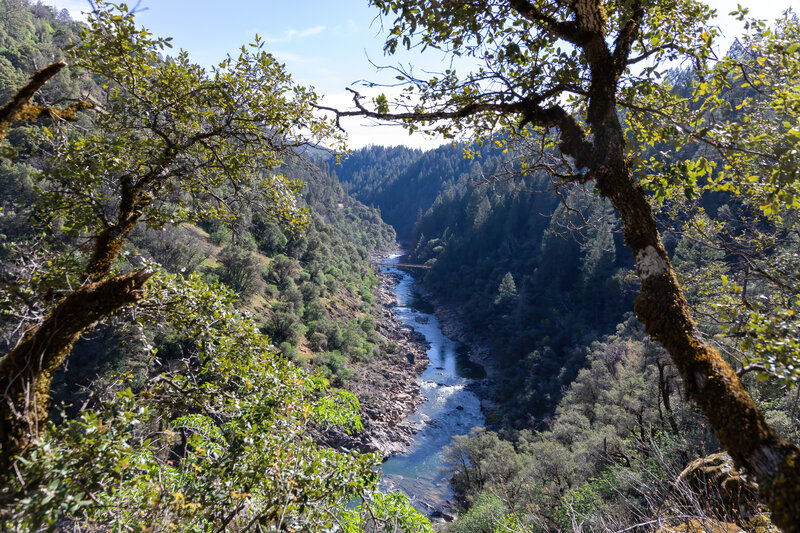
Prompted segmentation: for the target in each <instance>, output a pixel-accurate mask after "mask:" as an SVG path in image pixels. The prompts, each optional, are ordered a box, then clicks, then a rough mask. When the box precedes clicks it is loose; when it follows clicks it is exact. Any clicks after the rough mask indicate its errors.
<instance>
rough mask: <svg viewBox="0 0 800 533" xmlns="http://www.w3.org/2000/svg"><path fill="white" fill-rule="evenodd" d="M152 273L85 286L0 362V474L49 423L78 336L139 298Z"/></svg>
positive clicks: (53, 311)
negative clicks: (54, 392)
mask: <svg viewBox="0 0 800 533" xmlns="http://www.w3.org/2000/svg"><path fill="white" fill-rule="evenodd" d="M152 274H153V273H152V272H149V271H145V270H140V271H138V272H131V273H129V274H122V275H119V276H115V277H112V278H108V279H105V280H102V281H98V282H94V283H88V284H86V285H83V286H82V287H80V288H78V289H77V290H75V291H74V292H72V293H70V294H69V295H67V296H66V297H65V298H64V299H63V300H61V302H59V303H58V304H57V305H56V306H55V307H54V308H53V309H52V310H51V311H50V312H49V313H48V314H47V316H46V317H45V319H44V320H43V321H42V323H41V324H39V325H37V326H35V327H33V328H31V329H30V330H28V331H27V332H26V333H25V335H24V336H23V337H22V339H21V340H20V341H19V342H18V343H17V345H16V346H15V347H14V348H13V349H12V350H11V351H10V352H8V353H7V354H6V355H5V356H4V357H3V358H2V359H0V394H2V397H1V398H0V472H7V471H8V468H7V467H8V465H10V463H11V461H12V460H13V458H14V456H15V455H16V454H17V453H19V452H20V451H21V450H23V449H24V448H25V447H26V446H27V445H28V444H29V443H30V442H31V441H32V440H33V439H35V438H36V437H37V436H38V435H39V432H40V431H41V429H42V426H43V425H44V424H45V423H46V421H47V419H48V412H47V409H48V407H49V403H50V382H51V381H52V378H53V372H55V370H56V369H57V368H58V367H59V366H61V364H62V363H63V362H64V359H65V358H66V357H67V355H68V354H69V353H70V351H71V350H72V347H73V345H74V344H75V342H76V341H77V340H78V338H79V337H80V336H81V334H82V333H83V332H84V331H86V330H87V329H89V328H91V327H92V326H94V325H95V324H96V323H97V321H99V320H102V319H103V318H105V317H107V316H109V315H111V314H112V313H114V312H115V311H117V310H118V309H120V308H121V307H124V306H126V305H131V304H133V303H135V302H137V301H138V300H140V299H141V298H142V297H143V296H144V285H145V282H146V281H147V280H148V279H149V278H150V276H152ZM2 475H4V474H0V477H1V476H2Z"/></svg>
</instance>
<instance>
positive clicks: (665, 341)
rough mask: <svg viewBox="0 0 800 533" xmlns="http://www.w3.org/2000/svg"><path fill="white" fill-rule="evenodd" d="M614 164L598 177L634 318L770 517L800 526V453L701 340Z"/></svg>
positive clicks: (626, 176) (633, 188) (655, 236)
mask: <svg viewBox="0 0 800 533" xmlns="http://www.w3.org/2000/svg"><path fill="white" fill-rule="evenodd" d="M619 149H620V151H619V152H618V153H619V154H620V155H621V146H620V147H619ZM606 162H607V163H608V162H609V161H608V159H607V160H606ZM615 163H616V164H614V165H613V166H611V167H609V166H604V168H601V169H600V171H599V172H598V174H597V175H598V180H597V184H598V189H599V190H600V192H601V194H603V195H604V196H606V197H607V198H609V200H611V202H612V203H613V205H614V207H615V208H616V209H617V211H618V212H619V214H620V216H621V218H622V226H623V232H624V235H625V240H626V242H627V244H628V246H629V247H630V248H631V252H632V253H633V256H634V258H635V259H636V269H637V272H638V274H639V278H640V279H641V282H642V289H641V293H640V295H639V297H638V298H637V299H636V314H637V316H638V317H639V320H640V321H641V322H642V323H643V324H644V325H645V327H646V329H647V333H648V334H649V335H650V336H651V337H653V338H654V339H655V340H657V341H658V342H660V343H661V344H662V345H663V346H664V348H665V349H666V350H667V352H668V353H669V354H670V357H671V358H672V361H673V362H674V363H675V366H676V367H677V368H678V371H679V372H680V374H681V376H682V377H683V380H684V382H685V384H686V390H687V394H688V396H689V397H690V398H691V399H693V400H694V401H696V402H697V403H698V404H699V405H700V407H701V408H702V410H703V413H705V415H706V418H707V419H708V421H709V423H710V424H711V426H712V427H713V428H714V432H715V433H716V435H717V438H718V439H719V441H720V443H721V444H722V446H723V447H724V448H725V449H726V450H728V452H729V453H730V454H731V456H732V457H733V459H734V461H735V462H736V465H737V466H738V467H743V468H744V469H745V470H746V471H747V472H748V473H749V474H751V475H753V476H754V477H755V478H756V481H757V482H758V485H759V489H760V491H761V495H762V497H763V498H764V499H765V500H766V501H767V504H768V505H769V508H770V510H771V511H772V519H773V521H774V522H775V523H776V524H777V525H779V526H780V527H781V528H783V529H784V531H786V532H800V452H798V449H797V447H795V446H794V445H792V444H791V443H789V442H787V441H785V440H783V439H781V438H780V437H778V435H777V434H776V433H775V432H774V431H773V430H772V428H770V427H769V426H768V425H767V424H766V422H765V421H764V417H763V416H762V415H761V413H760V412H759V410H758V407H757V406H756V405H755V403H754V402H753V400H752V398H750V396H749V395H748V394H747V392H746V391H745V389H744V387H743V386H742V384H741V382H740V381H739V378H738V377H737V376H736V374H735V373H734V371H733V369H731V367H730V366H729V365H728V364H727V363H726V362H725V360H724V359H722V357H721V356H720V354H719V352H717V350H716V349H714V348H713V347H711V346H709V345H708V344H706V343H705V342H703V340H702V338H701V335H700V333H699V331H698V330H697V327H696V325H695V323H694V321H693V320H692V317H691V313H690V309H689V304H688V302H687V301H686V298H685V297H684V295H683V291H682V289H681V287H680V284H679V283H678V280H677V278H676V277H675V273H674V271H673V269H672V265H671V263H670V260H669V257H668V255H667V252H666V250H665V249H664V246H663V244H662V242H661V237H660V235H659V232H658V228H657V224H656V220H655V217H654V216H653V213H652V210H651V208H650V205H649V204H648V202H647V198H646V195H645V193H644V192H643V191H642V190H641V189H640V188H639V187H638V186H637V185H636V184H635V183H634V181H633V178H632V176H631V172H630V170H629V169H628V167H627V164H626V163H625V162H624V159H622V158H621V157H620V158H618V159H617V161H616V162H615ZM609 168H616V171H609V170H608V169H609Z"/></svg>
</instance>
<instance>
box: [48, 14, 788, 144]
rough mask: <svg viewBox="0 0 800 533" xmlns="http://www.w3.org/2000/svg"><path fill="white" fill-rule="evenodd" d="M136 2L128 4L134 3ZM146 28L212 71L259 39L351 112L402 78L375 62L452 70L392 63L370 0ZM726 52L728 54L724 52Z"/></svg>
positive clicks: (387, 131)
mask: <svg viewBox="0 0 800 533" xmlns="http://www.w3.org/2000/svg"><path fill="white" fill-rule="evenodd" d="M793 1H794V0H758V1H753V0H738V2H739V3H741V4H742V5H744V6H746V7H749V8H750V10H751V14H752V15H755V16H758V17H760V18H766V19H773V18H775V17H777V16H778V15H779V14H780V13H781V11H782V10H783V9H785V8H786V7H788V6H789V5H791V4H792V3H793ZM43 3H45V4H50V5H55V6H56V7H58V8H67V9H69V10H70V13H71V14H72V15H73V17H75V18H79V16H80V12H81V11H86V10H88V8H89V3H88V1H87V0H43ZM135 3H136V0H128V5H129V6H130V5H134V4H135ZM709 3H710V4H711V5H712V6H713V7H715V8H717V11H718V12H719V13H720V14H721V15H722V16H721V17H720V18H719V20H718V24H719V25H720V26H721V28H722V29H723V32H724V33H725V34H727V35H728V39H726V40H725V41H723V46H724V47H726V48H727V46H728V44H729V43H730V41H731V40H732V38H733V36H735V35H736V34H737V33H738V32H739V31H740V28H739V27H738V26H737V25H736V24H735V23H734V22H733V21H732V20H730V17H727V13H729V12H730V11H732V10H733V9H734V8H735V7H736V4H737V0H710V1H709ZM141 7H142V8H146V9H144V10H142V11H141V12H140V13H139V14H138V16H137V18H138V20H139V23H140V24H141V25H143V26H145V27H147V28H148V29H149V30H151V31H152V32H153V33H155V34H157V35H161V36H165V37H173V44H174V45H175V47H176V48H184V49H186V50H188V51H189V53H190V55H191V56H192V57H193V58H194V60H195V61H197V62H198V63H200V64H202V65H206V66H210V65H212V64H214V63H217V62H218V61H220V60H221V59H223V58H224V57H225V54H226V53H228V52H230V53H231V54H234V53H235V52H236V51H237V50H238V48H239V47H241V46H242V44H245V43H247V42H250V41H252V39H253V37H254V36H255V35H256V34H258V35H259V36H261V37H262V38H263V39H264V40H265V41H266V43H267V49H268V51H270V52H271V53H272V54H273V55H275V57H277V58H278V59H279V60H280V61H281V62H283V63H285V64H286V68H287V70H288V71H289V72H290V73H291V74H292V76H293V78H294V79H295V80H296V81H297V82H298V83H301V84H304V85H313V86H314V87H316V88H317V91H318V92H319V93H321V94H325V95H326V103H330V104H332V105H334V106H337V107H344V106H346V105H347V103H348V102H349V96H348V95H347V93H346V92H345V88H346V87H349V86H353V85H354V84H357V83H358V82H359V81H361V80H364V79H369V80H370V81H377V82H385V83H389V82H391V80H393V78H394V76H393V75H392V74H390V73H380V72H376V69H375V67H374V66H373V65H372V64H371V63H370V61H372V62H373V63H376V64H379V65H394V64H396V63H397V62H398V61H402V62H403V63H405V64H407V63H413V64H414V65H415V67H416V68H417V69H426V70H441V69H442V68H446V65H445V64H443V63H442V56H441V54H439V53H438V52H436V51H434V50H430V49H429V50H428V51H427V52H426V53H425V54H424V55H422V56H420V54H418V53H416V52H409V53H404V54H403V55H401V56H400V57H389V58H387V57H384V55H383V42H384V37H385V33H384V32H383V28H382V26H381V21H380V18H378V11H377V9H375V8H373V7H370V6H369V5H368V1H367V0H328V1H325V0H305V1H287V0H282V1H278V0H142V1H141ZM723 51H724V50H723ZM343 125H344V126H345V128H346V129H347V130H348V132H349V133H350V139H349V142H348V145H349V146H350V147H353V148H357V147H360V146H364V145H366V144H406V145H411V146H422V147H430V146H435V145H437V144H440V143H441V141H436V140H431V139H429V138H427V137H424V136H421V135H414V136H409V135H408V134H407V133H406V132H405V131H404V130H402V128H400V127H397V126H375V125H368V124H362V121H360V120H359V119H350V120H348V121H346V122H343Z"/></svg>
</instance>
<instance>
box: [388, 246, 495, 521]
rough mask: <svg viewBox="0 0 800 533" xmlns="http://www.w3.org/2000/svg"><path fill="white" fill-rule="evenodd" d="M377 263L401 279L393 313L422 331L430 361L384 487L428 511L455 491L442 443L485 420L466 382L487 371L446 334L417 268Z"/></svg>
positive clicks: (448, 501) (445, 504) (442, 505)
mask: <svg viewBox="0 0 800 533" xmlns="http://www.w3.org/2000/svg"><path fill="white" fill-rule="evenodd" d="M399 257H400V254H396V255H392V256H390V257H389V259H388V261H387V263H396V262H398V259H399ZM381 268H382V270H383V272H385V273H387V274H390V275H392V276H394V277H396V278H398V279H399V282H398V283H397V284H396V285H395V286H394V287H393V289H392V290H393V292H394V293H395V295H396V297H397V305H396V307H395V308H394V311H395V313H396V316H397V319H398V320H399V321H400V322H401V323H403V324H407V325H409V326H410V327H412V328H413V329H414V330H416V331H418V332H419V333H421V334H422V335H424V336H425V340H426V341H427V342H428V343H429V344H430V348H429V349H428V352H427V355H428V359H429V360H430V362H429V363H428V366H427V368H426V369H425V370H424V371H423V373H422V375H421V376H420V377H419V380H420V389H421V393H422V395H423V396H424V397H425V401H424V403H422V404H421V405H420V406H419V408H418V409H417V411H416V412H415V413H414V414H413V415H411V416H410V417H409V421H410V423H411V424H412V425H413V426H414V427H415V428H416V429H417V430H418V432H417V434H416V435H415V436H414V439H413V442H412V443H411V444H410V445H409V446H408V448H407V449H406V450H405V452H404V453H402V454H400V455H395V456H394V457H391V458H389V459H387V460H386V461H385V462H384V463H383V465H382V467H381V470H382V471H383V475H382V487H383V488H384V489H385V490H400V491H402V492H403V493H405V494H406V495H407V496H408V498H409V499H410V500H411V502H412V503H413V504H414V506H415V507H416V508H417V509H418V510H419V511H421V512H423V513H425V514H428V515H430V514H431V513H433V512H434V511H442V510H446V509H449V508H450V507H452V499H453V492H452V490H451V489H450V484H449V482H448V479H447V477H448V476H447V473H446V472H445V471H444V468H443V466H444V463H443V451H444V447H445V446H447V445H448V444H449V443H450V440H451V439H452V438H453V437H454V436H455V435H464V434H467V433H469V432H470V430H471V429H472V428H473V427H476V426H483V425H484V422H485V419H484V416H483V413H482V412H481V406H480V401H479V399H478V397H477V396H476V395H475V394H474V393H473V392H472V391H471V390H470V385H471V384H472V383H474V382H475V380H479V379H483V378H485V377H486V374H485V372H484V370H483V368H482V367H481V366H480V365H476V364H475V363H473V362H471V361H470V360H469V357H468V347H467V346H465V345H463V344H461V343H459V342H458V341H455V340H453V339H451V338H449V337H447V336H445V335H444V333H443V332H442V328H441V326H440V323H439V320H438V319H437V317H436V315H434V309H433V306H432V305H431V304H430V303H429V302H428V301H426V300H425V299H424V298H423V297H422V296H421V295H420V293H419V292H418V291H417V290H416V288H415V281H416V280H415V272H414V271H413V270H412V269H409V268H398V267H393V266H383V267H381Z"/></svg>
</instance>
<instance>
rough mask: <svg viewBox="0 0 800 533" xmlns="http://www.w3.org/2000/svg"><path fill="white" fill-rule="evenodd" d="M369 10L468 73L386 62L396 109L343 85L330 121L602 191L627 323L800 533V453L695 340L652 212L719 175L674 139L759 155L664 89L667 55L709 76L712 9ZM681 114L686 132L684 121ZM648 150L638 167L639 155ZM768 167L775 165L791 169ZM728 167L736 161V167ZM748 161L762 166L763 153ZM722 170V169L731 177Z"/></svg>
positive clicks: (482, 4) (536, 1) (486, 3)
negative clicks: (625, 285) (418, 136)
mask: <svg viewBox="0 0 800 533" xmlns="http://www.w3.org/2000/svg"><path fill="white" fill-rule="evenodd" d="M370 3H371V4H372V5H374V6H375V7H377V8H378V9H379V10H380V11H381V14H382V16H384V17H388V16H394V19H393V21H392V22H391V23H390V24H389V37H388V39H387V41H386V45H385V50H386V51H387V52H389V53H393V52H395V51H396V50H397V48H398V47H401V46H402V47H406V48H413V47H422V48H423V49H424V48H434V49H438V50H440V51H442V52H444V53H445V54H446V55H448V56H450V57H456V58H461V59H459V60H458V61H457V62H454V63H451V64H463V63H466V64H467V65H468V67H467V72H466V74H463V75H462V74H459V73H458V71H457V69H456V68H449V69H447V70H445V71H444V72H442V73H441V74H439V75H436V76H432V77H429V78H425V79H420V78H418V77H415V76H414V75H413V72H408V71H406V70H403V69H402V68H399V69H398V79H399V80H400V81H401V83H404V84H405V85H406V89H405V90H404V92H403V94H402V95H401V96H400V97H399V98H398V100H397V101H396V102H395V103H394V104H392V103H390V102H389V101H388V99H387V98H386V97H385V96H384V95H381V96H380V97H378V98H375V99H373V102H372V104H373V105H372V106H370V104H368V103H365V102H364V101H363V98H362V96H361V95H360V94H358V93H357V92H355V91H354V103H355V106H356V109H355V110H352V111H344V112H339V113H338V116H352V115H362V116H367V117H371V118H375V119H379V120H395V121H403V122H404V123H405V124H406V125H407V126H408V128H409V129H411V130H415V129H419V128H425V129H429V130H433V131H437V132H439V133H443V134H445V135H446V136H455V135H459V134H460V135H462V136H467V137H477V139H478V140H479V141H486V140H489V139H491V140H495V141H496V142H497V144H499V145H501V146H502V145H503V144H504V143H505V142H507V140H509V139H514V140H523V141H525V142H526V144H527V146H528V148H527V149H526V153H525V156H524V160H523V162H522V163H521V168H522V170H523V171H528V172H530V171H537V170H545V171H547V172H549V173H550V175H551V176H553V179H554V180H555V181H556V182H557V183H558V184H559V185H562V186H567V187H569V186H574V185H582V184H591V185H592V186H593V187H594V189H595V191H596V192H597V193H598V194H600V195H602V196H603V197H605V198H607V199H608V200H609V201H610V202H611V204H612V205H613V206H614V208H615V209H616V210H617V212H618V214H619V216H620V219H621V221H622V229H623V234H624V238H625V242H626V244H627V245H628V247H629V248H630V249H631V252H632V254H633V256H634V258H635V261H636V268H637V273H638V276H639V279H640V280H641V292H640V294H639V296H638V298H637V300H636V306H635V308H636V313H637V316H638V318H639V320H640V321H641V322H642V323H643V324H644V325H645V326H646V328H647V332H648V333H649V334H650V336H651V337H653V338H654V339H656V340H658V341H659V342H660V343H661V344H662V345H663V346H664V348H665V349H666V350H667V351H668V352H669V354H670V356H671V358H672V360H673V362H674V363H675V366H676V367H677V368H678V370H679V371H680V373H681V375H682V377H683V379H684V382H685V384H686V389H687V393H688V395H689V396H690V397H691V398H692V399H693V400H694V401H696V402H697V403H698V404H699V405H700V406H701V408H702V409H703V412H704V413H705V415H706V417H707V418H708V420H709V422H710V424H711V426H713V428H714V430H715V432H716V434H717V436H718V438H719V441H720V442H721V443H722V445H723V446H724V447H725V448H726V449H727V450H728V451H729V452H730V454H731V455H732V456H733V458H734V460H735V461H736V463H737V464H738V465H739V466H742V467H744V468H745V469H746V470H747V472H748V473H750V474H751V475H753V476H754V477H755V478H756V480H757V481H758V483H759V486H760V490H761V493H762V496H763V497H764V498H765V499H766V501H767V502H768V504H769V506H770V509H771V510H772V516H773V519H774V521H775V522H776V523H777V524H779V525H780V526H781V527H783V528H784V529H785V530H786V531H800V503H798V502H800V498H799V496H800V452H799V451H798V449H797V447H796V446H794V445H792V444H790V443H789V442H787V441H785V440H783V439H782V438H780V437H779V436H778V435H777V434H776V433H775V432H774V431H773V430H772V429H771V428H770V427H768V425H767V424H766V423H765V421H764V418H763V416H762V415H761V413H760V412H759V410H758V408H757V406H756V404H755V403H754V402H753V400H752V399H751V398H750V396H749V395H748V394H747V392H746V391H745V389H744V388H743V386H742V384H741V382H740V380H739V378H738V377H737V375H736V374H735V373H734V371H733V370H732V369H731V367H730V366H729V365H728V364H727V363H726V362H725V360H724V359H723V358H722V357H721V356H720V354H719V353H718V351H717V350H716V349H715V348H714V347H713V346H711V345H710V344H709V343H708V342H707V341H706V340H705V339H704V338H703V337H702V335H701V334H700V333H699V331H698V329H697V327H696V324H695V321H694V320H693V318H692V315H691V310H690V307H689V305H688V303H687V301H686V298H685V296H684V292H683V288H682V287H681V285H680V283H679V282H678V279H677V278H676V276H675V273H674V270H673V268H672V265H671V263H670V258H669V256H668V253H667V251H666V249H665V248H664V245H663V242H662V240H661V235H660V233H659V227H658V224H657V222H656V218H655V216H654V213H653V207H652V205H651V202H652V201H657V200H658V198H659V197H663V195H664V194H666V191H672V190H674V189H675V188H678V189H679V190H682V191H684V192H685V194H687V195H691V194H692V193H693V192H694V191H696V190H697V189H698V188H702V186H703V183H704V182H703V179H709V180H712V181H714V180H719V179H720V178H719V175H717V174H713V173H712V170H713V166H714V165H713V163H712V162H711V161H709V160H708V159H706V158H701V159H698V160H696V161H693V162H680V161H676V160H675V158H674V157H670V156H669V153H670V152H671V151H672V148H673V147H674V145H675V144H677V145H680V144H685V143H687V142H701V143H704V144H708V145H709V146H713V147H714V148H715V149H717V150H718V151H719V152H720V153H721V154H723V155H727V154H729V153H736V152H737V150H738V153H750V154H751V155H752V154H753V153H760V154H762V155H763V151H762V152H755V151H754V150H752V149H751V150H749V152H748V150H747V148H748V147H747V146H746V143H743V142H740V141H741V139H735V138H731V137H727V138H726V137H722V136H720V135H717V134H718V133H719V130H718V128H716V127H715V124H714V123H713V121H712V122H711V123H710V122H709V120H710V119H709V117H711V118H712V119H713V118H714V117H715V115H714V114H713V109H711V104H712V103H713V99H711V98H708V97H707V98H704V99H696V98H692V97H688V98H681V97H680V95H678V94H676V93H675V91H673V87H672V85H671V84H670V83H668V82H665V79H666V77H667V74H668V68H669V66H670V65H674V64H675V62H678V61H683V62H688V63H689V64H690V65H693V66H694V68H695V69H696V70H697V72H698V73H699V74H700V75H702V74H703V73H704V72H705V73H708V72H710V71H712V69H711V67H709V61H710V60H712V59H714V55H713V51H712V44H713V40H714V37H715V36H716V35H717V30H716V29H715V28H714V27H713V26H711V25H710V24H708V22H707V21H708V20H709V19H710V17H711V15H712V13H713V12H712V11H711V10H710V8H708V7H707V6H705V5H703V4H702V3H700V2H697V1H695V0H677V1H669V2H667V1H660V0H655V1H644V0H626V1H618V0H477V1H473V0H422V1H420V0H371V2H370ZM790 47H794V49H795V50H796V47H797V45H794V44H792V43H791V42H789V43H785V44H783V45H781V46H779V47H778V48H779V51H780V52H784V53H785V52H786V51H788V49H789V48H790ZM784 55H785V54H784ZM787 57H790V56H787ZM787 71H788V77H789V79H790V82H789V83H788V84H787V83H785V84H784V85H781V86H780V88H781V90H782V91H783V93H781V94H784V93H788V94H794V95H796V94H797V77H796V76H795V77H794V78H792V76H793V74H791V73H792V72H794V71H792V70H791V69H784V70H782V71H781V72H787ZM744 72H745V74H747V72H748V71H747V70H745V71H744ZM703 81H704V80H703V79H702V77H701V78H700V79H699V83H702V82H703ZM698 86H700V85H698ZM700 87H701V86H700ZM787 87H788V89H787ZM695 93H697V91H695ZM780 101H781V102H784V103H786V104H787V105H784V108H787V109H788V108H789V107H791V106H788V103H789V102H795V103H796V99H793V98H792V97H789V96H787V95H786V94H784V96H783V98H782V99H781V100H780ZM699 102H702V103H699ZM392 105H394V107H392ZM792 105H794V104H792ZM787 106H788V107H787ZM793 110H794V107H791V109H789V114H792V113H793V112H794V111H793ZM792 116H793V117H794V119H793V120H794V122H791V121H790V122H789V124H788V126H785V127H782V128H781V129H782V132H783V133H782V137H785V138H786V139H787V142H788V141H791V140H792V139H793V136H792V131H795V129H796V128H794V126H793V125H792V124H795V125H796V116H797V115H796V114H792ZM681 119H686V120H688V121H689V123H690V124H691V126H692V127H689V128H686V129H684V128H683V126H682V124H681V122H680V120H681ZM704 121H705V122H704ZM793 128H794V129H793ZM739 131H740V130H739ZM762 140H763V138H762ZM751 148H752V147H751ZM653 152H655V153H656V154H657V155H656V156H655V157H653V158H652V159H653V161H650V160H649V159H648V157H646V156H647V154H649V153H653ZM790 152H791V150H790ZM665 153H666V154H667V156H666V157H663V158H660V159H659V157H658V154H665ZM752 159H753V158H752V157H751V158H750V160H751V161H750V162H751V163H752ZM781 161H783V162H785V163H786V167H785V168H789V166H790V164H791V162H792V161H791V160H790V159H789V158H786V157H784V158H783V159H781ZM727 162H728V163H729V164H730V165H731V166H735V163H736V160H730V159H728V160H727ZM650 165H654V166H653V168H648V167H649V166H650ZM751 166H752V165H751ZM755 166H760V167H762V169H763V167H764V166H766V165H764V160H763V159H761V160H760V164H757V165H755ZM780 168H784V167H780ZM793 168H795V170H791V171H789V172H777V176H775V177H774V178H773V179H772V180H771V181H769V180H768V182H769V183H772V184H773V185H774V187H773V188H772V195H771V196H769V199H770V201H773V200H774V201H775V202H780V201H781V198H782V196H781V194H780V193H779V190H780V189H785V188H786V183H784V182H791V183H795V182H796V167H793ZM725 170H726V172H725V173H724V175H736V174H737V173H736V171H735V170H730V169H729V168H727V167H726V169H725ZM712 176H713V177H712ZM789 176H794V178H793V180H794V181H793V180H792V179H789ZM791 190H793V188H792V189H791ZM651 192H652V194H651ZM767 193H768V195H769V191H767ZM792 200H793V197H792ZM792 200H790V201H792Z"/></svg>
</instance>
